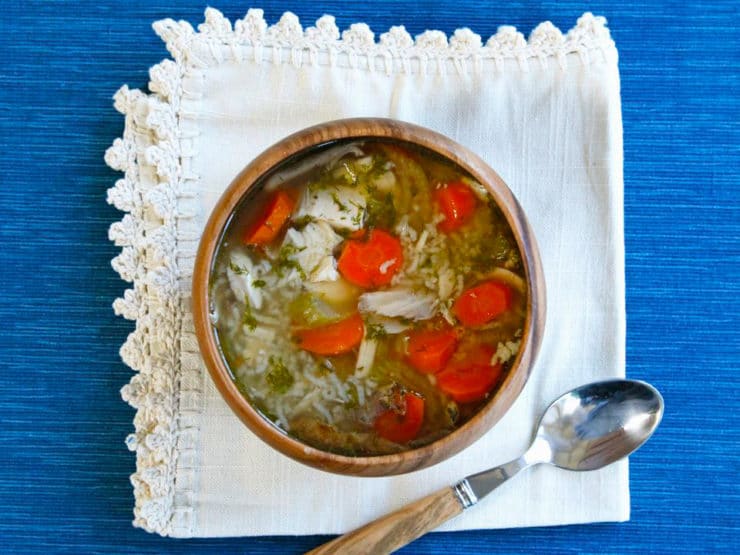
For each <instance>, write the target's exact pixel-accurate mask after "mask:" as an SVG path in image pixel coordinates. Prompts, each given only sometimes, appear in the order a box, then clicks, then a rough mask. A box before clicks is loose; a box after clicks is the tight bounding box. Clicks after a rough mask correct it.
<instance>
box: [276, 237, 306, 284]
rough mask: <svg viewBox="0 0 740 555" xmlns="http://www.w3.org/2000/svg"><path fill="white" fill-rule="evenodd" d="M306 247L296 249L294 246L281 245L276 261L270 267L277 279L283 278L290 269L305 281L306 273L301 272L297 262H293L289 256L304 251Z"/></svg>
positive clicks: (301, 269)
mask: <svg viewBox="0 0 740 555" xmlns="http://www.w3.org/2000/svg"><path fill="white" fill-rule="evenodd" d="M305 248H306V247H300V248H299V247H296V246H295V245H283V246H282V247H281V248H280V252H278V256H277V260H276V261H275V262H274V263H273V265H272V271H273V272H275V273H276V274H277V275H278V277H283V276H284V275H285V272H286V271H287V270H290V269H291V268H293V269H295V270H296V271H297V272H298V275H299V276H301V279H306V272H304V271H303V268H301V265H300V264H298V261H297V260H293V259H292V258H291V256H293V255H294V254H297V253H299V252H301V251H302V250H305Z"/></svg>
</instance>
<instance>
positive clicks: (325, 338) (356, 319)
mask: <svg viewBox="0 0 740 555" xmlns="http://www.w3.org/2000/svg"><path fill="white" fill-rule="evenodd" d="M364 333H365V326H364V324H363V323H362V317H360V314H359V313H355V314H353V315H352V316H350V317H349V318H345V319H344V320H339V321H338V322H333V323H331V324H326V325H324V326H318V327H315V328H308V329H303V330H299V331H297V332H296V334H295V335H296V339H297V341H298V344H299V346H300V347H301V349H304V350H306V351H309V352H311V353H315V354H317V355H340V354H342V353H346V352H348V351H351V350H352V349H354V348H355V347H356V346H357V345H359V344H360V342H361V341H362V336H363V334H364Z"/></svg>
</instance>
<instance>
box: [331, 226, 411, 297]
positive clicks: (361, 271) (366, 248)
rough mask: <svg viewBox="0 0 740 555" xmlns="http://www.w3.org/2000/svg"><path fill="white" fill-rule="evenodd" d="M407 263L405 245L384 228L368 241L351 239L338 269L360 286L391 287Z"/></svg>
mask: <svg viewBox="0 0 740 555" xmlns="http://www.w3.org/2000/svg"><path fill="white" fill-rule="evenodd" d="M402 264H403V249H402V247H401V242H400V241H399V240H398V239H397V238H396V237H394V236H393V235H391V234H390V233H387V232H385V231H383V230H380V229H373V230H372V231H371V232H370V234H369V235H368V237H367V239H366V240H364V241H362V240H358V239H350V240H348V241H347V242H346V244H345V245H344V249H343V250H342V254H341V255H340V256H339V261H338V263H337V267H338V268H339V272H340V273H341V274H342V275H343V276H344V278H345V279H346V280H347V281H350V282H352V283H354V284H355V285H359V286H360V287H365V288H369V287H380V286H382V285H387V284H389V283H390V282H391V280H392V279H393V276H394V274H395V273H396V272H397V271H398V270H399V269H400V268H401V265H402Z"/></svg>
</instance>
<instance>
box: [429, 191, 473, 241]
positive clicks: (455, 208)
mask: <svg viewBox="0 0 740 555" xmlns="http://www.w3.org/2000/svg"><path fill="white" fill-rule="evenodd" d="M432 196H433V198H434V200H435V201H436V203H437V207H438V208H439V210H440V212H441V213H442V214H443V215H444V217H445V219H444V220H442V221H441V222H439V224H437V227H439V229H440V230H442V231H444V232H445V233H450V232H451V231H455V230H456V229H458V228H459V227H461V226H462V225H463V224H464V223H465V222H467V221H468V220H469V219H470V217H471V216H472V215H473V212H474V211H475V207H476V206H477V204H478V201H477V199H476V198H475V194H474V193H473V191H471V190H470V187H468V186H467V185H465V183H462V182H460V181H454V182H452V183H447V184H445V185H443V186H442V187H440V188H439V189H435V190H434V192H433V193H432Z"/></svg>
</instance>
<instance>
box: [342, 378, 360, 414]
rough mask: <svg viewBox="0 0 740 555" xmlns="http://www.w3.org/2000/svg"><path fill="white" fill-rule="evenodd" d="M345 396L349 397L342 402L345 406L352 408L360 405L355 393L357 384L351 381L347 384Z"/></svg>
mask: <svg viewBox="0 0 740 555" xmlns="http://www.w3.org/2000/svg"><path fill="white" fill-rule="evenodd" d="M347 397H349V399H347V400H346V401H345V402H344V406H345V408H348V409H353V408H356V407H359V406H360V397H359V395H358V394H357V386H356V385H355V384H353V383H351V382H350V383H348V384H347Z"/></svg>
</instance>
